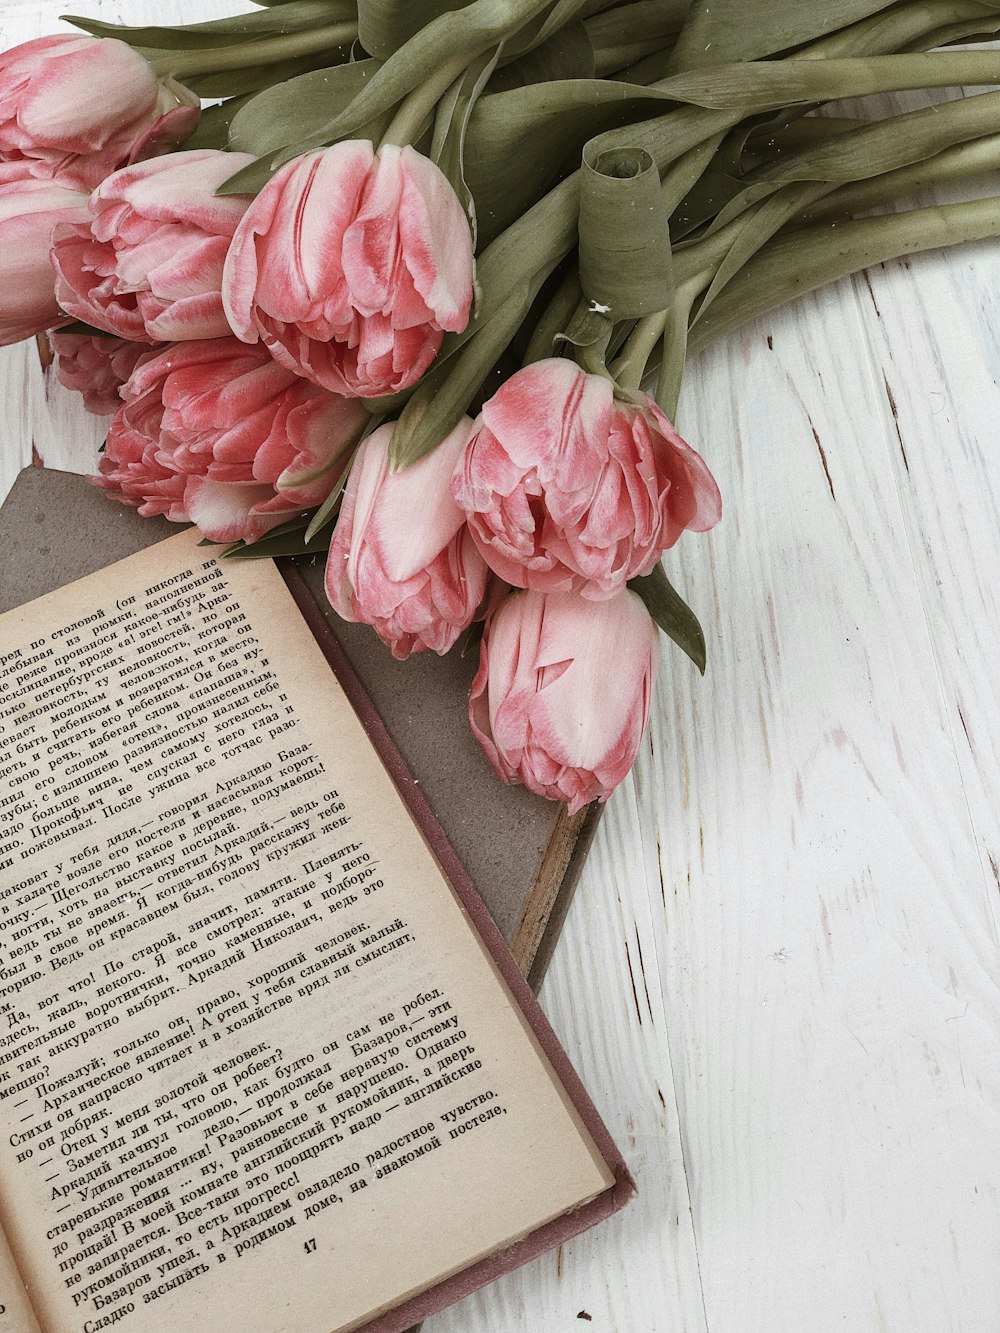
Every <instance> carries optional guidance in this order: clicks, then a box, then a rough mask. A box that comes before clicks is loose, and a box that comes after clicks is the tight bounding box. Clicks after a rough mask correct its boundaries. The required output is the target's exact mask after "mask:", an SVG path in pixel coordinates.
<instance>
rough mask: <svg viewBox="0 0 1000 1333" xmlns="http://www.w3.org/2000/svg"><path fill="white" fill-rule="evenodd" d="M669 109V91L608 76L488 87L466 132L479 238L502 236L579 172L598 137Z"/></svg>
mask: <svg viewBox="0 0 1000 1333" xmlns="http://www.w3.org/2000/svg"><path fill="white" fill-rule="evenodd" d="M503 72H504V71H503V70H501V71H500V74H501V76H502V75H503ZM671 105H672V99H671V98H670V97H669V96H668V95H667V94H662V93H660V92H658V91H657V90H655V89H637V88H634V87H633V86H632V85H631V84H627V83H616V82H614V81H612V80H610V79H562V80H557V81H555V82H549V83H540V84H536V85H534V86H533V87H528V88H516V89H512V90H510V91H506V92H493V91H491V90H488V91H487V93H486V95H485V96H483V97H481V98H480V99H479V101H478V102H477V103H476V105H475V108H474V109H473V112H472V115H471V116H470V118H469V128H468V132H467V135H466V176H467V179H468V183H469V188H470V189H471V191H472V195H473V198H474V199H475V201H476V212H477V214H478V216H479V228H480V235H481V236H482V237H484V238H486V239H490V238H492V237H494V236H497V235H499V233H500V232H501V231H503V230H504V228H505V227H508V226H509V225H510V224H511V223H512V222H514V221H515V219H517V218H519V217H520V216H521V215H522V214H523V213H524V212H525V211H526V210H527V209H528V208H530V207H531V205H532V204H534V203H535V202H536V200H538V199H540V198H541V197H542V196H543V195H544V194H545V192H546V191H547V190H550V189H551V188H552V186H553V185H555V184H556V182H557V181H558V180H559V178H560V176H564V175H565V174H566V173H567V172H568V171H573V170H574V169H575V168H576V167H578V166H579V165H580V155H581V153H582V152H583V148H584V145H585V144H586V143H587V141H588V140H589V139H591V138H593V137H594V135H597V134H601V133H602V132H604V131H607V130H611V129H614V128H615V127H618V126H623V125H628V124H630V123H632V122H634V121H637V120H642V119H643V118H644V117H648V116H650V115H655V114H656V112H657V111H663V110H666V108H667V107H669V106H671Z"/></svg>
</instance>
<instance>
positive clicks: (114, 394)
mask: <svg viewBox="0 0 1000 1333" xmlns="http://www.w3.org/2000/svg"><path fill="white" fill-rule="evenodd" d="M49 342H50V343H51V344H52V351H53V352H54V353H55V357H56V372H57V374H58V376H59V383H60V384H62V385H63V386H64V387H65V388H67V389H73V390H74V391H75V392H76V393H79V394H82V395H83V404H84V407H86V409H87V411H88V412H93V413H94V415H95V416H110V415H111V414H112V413H113V412H117V411H118V409H119V408H120V407H121V405H122V399H121V393H120V392H119V390H120V389H121V387H122V385H123V384H125V383H126V382H127V381H128V379H129V376H130V375H131V374H132V372H133V370H135V367H136V362H137V361H138V360H139V358H140V357H141V356H150V355H152V352H153V349H152V348H151V347H150V346H149V345H148V344H147V343H133V342H126V341H125V339H124V338H100V337H95V336H94V335H92V334H84V333H53V334H51V335H50V336H49Z"/></svg>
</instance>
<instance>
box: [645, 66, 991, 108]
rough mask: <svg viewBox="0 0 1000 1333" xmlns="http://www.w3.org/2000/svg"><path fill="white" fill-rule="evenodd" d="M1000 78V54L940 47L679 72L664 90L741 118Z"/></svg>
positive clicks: (664, 84) (662, 85)
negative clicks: (926, 50) (797, 106)
mask: <svg viewBox="0 0 1000 1333" xmlns="http://www.w3.org/2000/svg"><path fill="white" fill-rule="evenodd" d="M998 82H1000V52H996V51H939V52H935V53H934V54H929V53H923V54H918V55H889V56H859V57H846V58H843V59H829V60H807V59H796V58H794V57H792V58H789V59H787V60H774V61H766V60H764V61H755V62H747V63H742V64H726V65H719V66H717V67H714V68H713V69H711V70H705V71H695V72H693V73H685V74H674V75H672V76H671V77H670V78H668V79H663V80H661V81H660V82H659V83H658V84H657V85H656V89H657V91H658V92H659V93H661V94H663V95H665V96H668V97H671V98H673V99H674V100H675V101H678V102H687V103H690V104H691V105H693V106H700V107H704V108H706V109H709V110H719V111H733V112H739V113H740V115H741V116H748V115H755V114H758V113H760V112H764V111H774V110H776V109H777V108H778V107H788V106H792V105H794V104H809V103H812V102H826V101H833V100H837V99H840V98H844V97H865V96H868V95H869V94H871V93H889V92H904V91H907V90H912V89H917V88H949V87H952V86H954V85H959V84H965V85H969V86H979V87H982V86H985V85H987V84H995V83H998Z"/></svg>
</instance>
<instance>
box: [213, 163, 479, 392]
mask: <svg viewBox="0 0 1000 1333" xmlns="http://www.w3.org/2000/svg"><path fill="white" fill-rule="evenodd" d="M472 274H473V263H472V236H471V232H470V230H469V223H468V219H467V218H466V216H465V212H464V210H463V209H462V206H461V204H460V202H459V200H458V198H457V196H456V194H455V192H454V190H453V189H452V188H451V186H450V185H449V183H448V181H447V179H446V177H445V176H444V174H443V173H442V172H441V171H440V170H439V168H438V167H436V166H435V165H434V164H433V163H432V162H431V161H430V160H429V159H428V158H425V157H423V156H421V154H420V153H417V152H415V151H414V149H412V148H409V147H406V148H398V147H396V146H395V145H392V144H388V145H383V146H382V147H381V148H380V149H379V150H378V152H376V151H375V149H374V148H373V147H372V145H371V144H370V143H369V142H367V141H366V140H353V141H349V142H345V143H339V144H336V145H334V147H332V148H324V149H320V150H319V151H318V152H314V153H307V154H306V155H305V156H303V157H299V158H296V159H295V160H294V161H292V162H289V163H288V164H287V166H285V167H283V168H282V169H281V170H280V171H278V172H277V173H276V174H275V175H274V176H272V178H271V179H270V180H269V181H268V183H267V184H266V185H265V186H264V188H263V189H262V190H261V192H260V194H259V195H258V196H257V198H256V199H255V200H254V202H253V203H252V204H251V205H250V208H249V209H248V210H247V212H246V215H245V216H244V218H243V220H242V222H241V223H240V225H239V227H238V228H237V229H236V235H235V236H234V237H233V243H232V247H231V248H230V251H229V256H228V259H227V260H226V273H225V282H224V284H223V298H224V300H225V304H226V312H227V314H228V316H229V321H230V323H231V324H232V327H233V329H234V331H235V332H236V334H237V336H238V337H240V338H242V339H243V340H244V341H245V342H256V341H257V340H258V339H261V340H262V341H263V342H265V343H266V344H267V346H268V347H269V348H270V350H271V353H272V355H273V356H274V357H275V358H276V359H277V360H278V361H280V362H281V363H282V365H285V366H288V367H289V368H290V369H292V370H295V371H296V372H297V373H298V374H300V375H305V377H306V378H307V379H310V380H312V381H313V382H314V383H316V384H320V385H322V386H323V387H324V388H326V389H330V390H332V391H333V392H334V393H343V394H351V395H356V396H358V397H362V398H370V397H378V396H380V395H383V394H391V393H395V392H396V391H397V390H400V389H405V388H408V387H409V386H410V385H412V384H415V383H416V382H417V380H418V379H419V378H420V376H421V375H423V373H424V371H425V370H426V369H427V367H428V366H429V365H430V363H431V362H432V361H433V359H434V357H435V355H436V354H437V350H438V348H439V347H440V345H441V339H442V337H443V336H444V332H445V331H446V330H454V331H459V330H461V329H464V328H465V326H466V324H467V323H468V319H469V311H470V309H471V306H472Z"/></svg>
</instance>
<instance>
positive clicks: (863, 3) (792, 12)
mask: <svg viewBox="0 0 1000 1333" xmlns="http://www.w3.org/2000/svg"><path fill="white" fill-rule="evenodd" d="M895 3H896V0H822V3H817V0H768V3H766V4H756V5H754V6H753V7H752V11H751V12H749V13H748V9H747V0H693V3H692V5H691V10H690V13H689V14H688V19H687V22H686V23H685V25H684V27H683V29H682V30H681V35H680V37H679V38H678V41H677V45H676V46H675V48H674V53H673V56H672V59H671V68H672V69H674V70H689V69H694V68H696V67H698V66H705V65H719V64H723V63H725V62H727V61H731V60H758V59H760V58H761V57H763V56H770V55H775V54H776V53H777V52H779V51H790V50H792V49H793V48H794V47H796V46H801V45H802V44H803V43H804V42H808V41H812V40H813V39H814V38H816V37H822V36H824V35H825V34H827V33H831V32H837V31H838V30H839V29H841V28H846V27H847V26H848V25H849V24H851V23H857V22H859V21H860V20H861V19H866V18H870V17H871V16H872V15H873V14H877V13H879V12H880V11H881V10H883V9H888V8H889V6H890V5H892V4H895Z"/></svg>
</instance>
